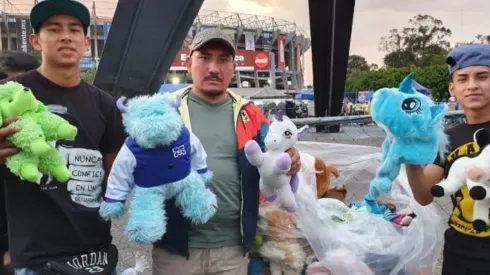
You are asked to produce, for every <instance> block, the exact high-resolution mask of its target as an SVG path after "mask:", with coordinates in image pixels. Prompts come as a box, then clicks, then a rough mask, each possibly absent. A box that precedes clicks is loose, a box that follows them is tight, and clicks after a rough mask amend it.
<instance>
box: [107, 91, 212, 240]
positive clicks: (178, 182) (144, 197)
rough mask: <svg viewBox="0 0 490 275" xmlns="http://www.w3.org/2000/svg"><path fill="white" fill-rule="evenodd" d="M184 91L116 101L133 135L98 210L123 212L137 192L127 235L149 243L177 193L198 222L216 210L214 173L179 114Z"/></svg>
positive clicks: (185, 211) (114, 215)
mask: <svg viewBox="0 0 490 275" xmlns="http://www.w3.org/2000/svg"><path fill="white" fill-rule="evenodd" d="M180 99H181V98H180V97H178V98H177V99H176V100H174V99H172V98H170V96H168V95H163V94H156V95H153V96H140V97H136V98H133V99H131V100H129V102H128V104H127V105H125V104H124V102H125V101H126V99H125V98H121V99H120V100H119V101H118V107H119V108H120V110H121V112H122V113H123V114H122V116H123V124H124V126H125V128H126V131H127V132H128V134H129V138H128V139H127V140H126V142H125V144H124V145H123V147H122V148H121V150H120V151H119V153H118V155H117V157H116V160H115V161H114V164H113V166H112V169H111V173H110V174H109V179H108V183H107V190H106V193H105V197H104V201H103V203H102V204H101V207H100V215H101V216H102V217H103V218H104V219H112V218H120V217H121V216H122V215H123V214H124V210H125V209H124V203H125V201H126V198H127V196H128V195H129V194H130V193H133V197H132V200H131V206H130V210H129V217H128V223H127V225H126V236H127V237H128V239H129V240H130V241H133V242H138V243H144V244H151V243H154V242H156V241H157V240H159V239H160V238H161V237H162V236H163V235H164V234H165V232H166V221H167V219H166V213H165V208H164V205H163V204H164V201H166V200H169V199H171V198H175V203H176V204H177V206H179V207H180V208H182V214H183V216H184V217H186V218H188V219H189V220H191V221H192V222H194V223H197V224H199V223H206V222H207V221H208V220H209V219H210V218H211V217H213V215H214V214H215V213H216V208H217V201H216V196H215V195H214V194H213V193H212V191H211V190H210V189H209V188H207V187H206V183H207V182H208V181H209V180H210V179H211V172H210V171H208V169H207V164H206V152H205V151H204V148H203V147H202V145H201V142H200V141H199V139H198V138H197V137H196V136H195V135H194V134H192V133H191V132H190V131H189V130H188V129H187V128H186V127H185V126H184V122H183V120H182V117H181V116H180V114H179V111H178V108H179V106H180Z"/></svg>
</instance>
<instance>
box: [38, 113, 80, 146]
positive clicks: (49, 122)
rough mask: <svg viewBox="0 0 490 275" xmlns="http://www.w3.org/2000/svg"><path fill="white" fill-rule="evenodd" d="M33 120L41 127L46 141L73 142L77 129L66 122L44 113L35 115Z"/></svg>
mask: <svg viewBox="0 0 490 275" xmlns="http://www.w3.org/2000/svg"><path fill="white" fill-rule="evenodd" d="M33 118H34V119H35V120H36V122H37V123H38V124H39V126H41V128H42V131H43V132H44V133H45V135H46V140H47V141H53V140H60V139H64V140H74V139H75V136H76V135H77V128H76V127H74V126H72V125H70V123H68V121H66V120H65V119H63V118H62V117H59V116H57V115H55V114H53V113H50V112H47V111H44V112H40V113H36V114H34V115H33Z"/></svg>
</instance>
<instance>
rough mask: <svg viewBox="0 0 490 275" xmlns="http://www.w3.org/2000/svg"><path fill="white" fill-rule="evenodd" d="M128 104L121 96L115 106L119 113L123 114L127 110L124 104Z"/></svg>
mask: <svg viewBox="0 0 490 275" xmlns="http://www.w3.org/2000/svg"><path fill="white" fill-rule="evenodd" d="M127 102H128V99H127V98H126V97H125V96H121V97H120V98H119V99H118V100H117V101H116V105H117V108H118V109H119V111H121V113H125V112H126V111H127V110H128V107H127V106H126V103H127Z"/></svg>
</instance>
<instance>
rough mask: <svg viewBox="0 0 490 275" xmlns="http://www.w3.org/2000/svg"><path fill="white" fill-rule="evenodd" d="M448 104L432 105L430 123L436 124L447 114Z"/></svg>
mask: <svg viewBox="0 0 490 275" xmlns="http://www.w3.org/2000/svg"><path fill="white" fill-rule="evenodd" d="M446 111H447V106H446V104H437V105H434V106H431V107H430V115H431V119H430V123H429V125H435V124H437V123H438V122H439V121H441V120H442V119H444V116H446Z"/></svg>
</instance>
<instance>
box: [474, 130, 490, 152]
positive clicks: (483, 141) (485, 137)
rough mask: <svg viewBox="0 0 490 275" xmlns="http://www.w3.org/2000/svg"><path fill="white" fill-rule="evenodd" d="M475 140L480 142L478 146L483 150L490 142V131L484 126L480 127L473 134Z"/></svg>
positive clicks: (477, 142)
mask: <svg viewBox="0 0 490 275" xmlns="http://www.w3.org/2000/svg"><path fill="white" fill-rule="evenodd" d="M473 140H474V141H475V143H476V144H478V147H480V150H481V149H483V147H485V146H487V145H488V144H490V133H488V131H487V130H485V129H483V128H481V129H478V130H476V132H475V133H474V134H473Z"/></svg>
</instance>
